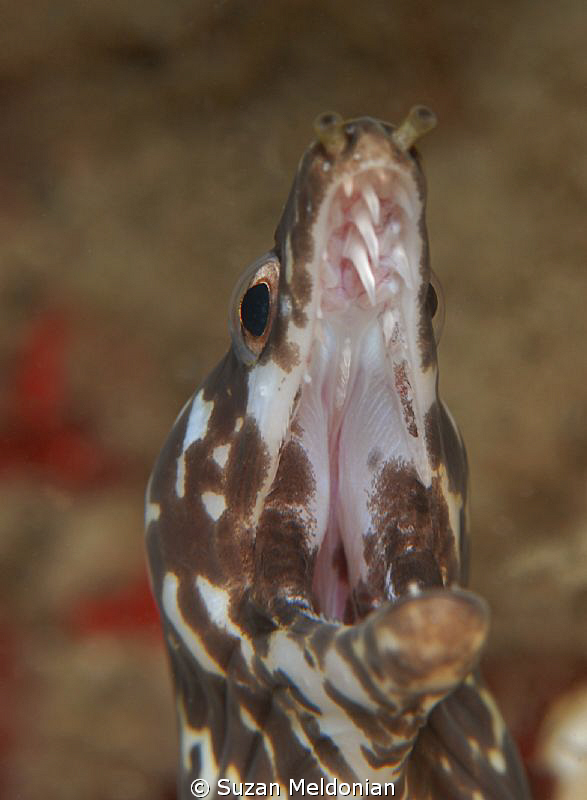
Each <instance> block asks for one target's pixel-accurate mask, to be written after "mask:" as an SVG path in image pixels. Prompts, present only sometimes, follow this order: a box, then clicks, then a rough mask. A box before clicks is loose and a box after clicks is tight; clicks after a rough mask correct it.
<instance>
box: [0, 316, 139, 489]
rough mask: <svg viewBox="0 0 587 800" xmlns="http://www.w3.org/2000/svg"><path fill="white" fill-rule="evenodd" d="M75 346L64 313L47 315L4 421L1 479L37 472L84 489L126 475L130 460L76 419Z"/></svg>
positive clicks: (16, 376)
mask: <svg viewBox="0 0 587 800" xmlns="http://www.w3.org/2000/svg"><path fill="white" fill-rule="evenodd" d="M69 344H70V330H69V326H68V324H67V320H66V318H65V315H64V314H62V313H60V312H55V311H52V312H46V313H45V314H43V315H42V316H41V317H40V318H39V319H38V320H37V321H36V322H35V323H34V325H33V327H32V329H31V330H30V332H29V335H28V338H27V340H26V341H25V343H24V345H23V348H22V351H21V354H20V357H19V359H18V364H17V366H16V368H15V370H14V373H13V375H12V377H11V386H10V391H9V397H8V408H7V410H6V413H5V418H4V420H2V421H1V422H0V475H1V474H2V473H4V474H7V473H11V472H12V473H14V472H27V473H31V472H32V473H33V474H35V473H36V474H37V475H38V476H40V477H42V478H43V479H45V480H47V481H49V482H51V483H53V484H57V485H59V486H64V487H66V488H69V489H72V490H82V489H90V488H96V487H99V486H103V485H105V484H109V483H111V482H113V481H114V480H116V479H118V478H119V477H120V476H121V475H123V474H124V472H125V470H124V460H123V459H122V458H121V457H120V456H119V455H116V454H113V453H110V452H108V451H107V450H106V449H105V448H104V447H103V446H101V444H100V442H99V440H98V438H97V437H96V436H95V435H93V434H92V433H91V432H90V431H89V430H88V429H86V428H85V427H84V426H82V425H80V424H78V423H75V422H74V421H73V420H72V419H71V412H72V408H71V402H70V396H69V387H68V382H67V370H66V364H67V352H68V349H69ZM9 380H10V379H9Z"/></svg>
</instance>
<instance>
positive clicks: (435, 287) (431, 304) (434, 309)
mask: <svg viewBox="0 0 587 800" xmlns="http://www.w3.org/2000/svg"><path fill="white" fill-rule="evenodd" d="M426 312H427V313H428V316H429V317H430V319H431V320H432V328H433V330H434V338H435V339H436V344H438V342H439V341H440V335H441V333H442V329H443V327H444V296H443V293H442V287H441V285H440V281H439V280H438V278H437V277H436V275H435V274H434V273H432V275H431V276H430V283H429V284H428V290H427V292H426Z"/></svg>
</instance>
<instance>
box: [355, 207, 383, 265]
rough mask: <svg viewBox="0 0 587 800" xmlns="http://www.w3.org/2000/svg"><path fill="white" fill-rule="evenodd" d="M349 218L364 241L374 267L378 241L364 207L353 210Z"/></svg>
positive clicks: (377, 256) (377, 258)
mask: <svg viewBox="0 0 587 800" xmlns="http://www.w3.org/2000/svg"><path fill="white" fill-rule="evenodd" d="M351 216H352V218H353V222H354V223H355V225H356V226H357V228H358V229H359V231H360V234H361V236H362V237H363V239H364V240H365V244H366V245H367V250H368V251H369V255H370V256H371V261H372V263H373V266H374V267H375V266H376V264H377V262H378V261H379V240H378V239H377V234H376V233H375V230H374V228H373V224H372V222H371V217H370V216H369V213H368V212H367V209H366V208H365V207H364V206H359V207H358V208H357V210H356V211H355V210H354V209H353V211H352V213H351Z"/></svg>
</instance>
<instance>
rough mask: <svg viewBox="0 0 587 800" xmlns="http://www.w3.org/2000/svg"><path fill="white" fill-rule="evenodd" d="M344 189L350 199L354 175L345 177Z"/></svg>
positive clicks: (343, 181)
mask: <svg viewBox="0 0 587 800" xmlns="http://www.w3.org/2000/svg"><path fill="white" fill-rule="evenodd" d="M342 187H343V189H344V193H345V194H346V196H347V197H350V196H351V195H352V193H353V177H352V175H345V176H344V178H343V179H342Z"/></svg>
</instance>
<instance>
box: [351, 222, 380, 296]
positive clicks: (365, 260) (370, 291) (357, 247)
mask: <svg viewBox="0 0 587 800" xmlns="http://www.w3.org/2000/svg"><path fill="white" fill-rule="evenodd" d="M343 255H344V256H346V257H347V258H349V259H350V260H351V261H352V262H353V263H354V265H355V269H356V270H357V273H358V275H359V278H360V280H361V283H362V284H363V288H364V289H365V291H366V293H367V297H368V298H369V300H370V301H371V305H372V306H374V305H375V302H376V301H375V278H374V276H373V272H372V271H371V267H370V266H369V257H368V256H367V251H366V250H365V246H364V245H363V242H362V240H361V239H360V237H359V236H358V235H357V233H356V232H355V231H351V233H350V234H349V236H348V238H347V240H346V242H345V246H344V251H343Z"/></svg>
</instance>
